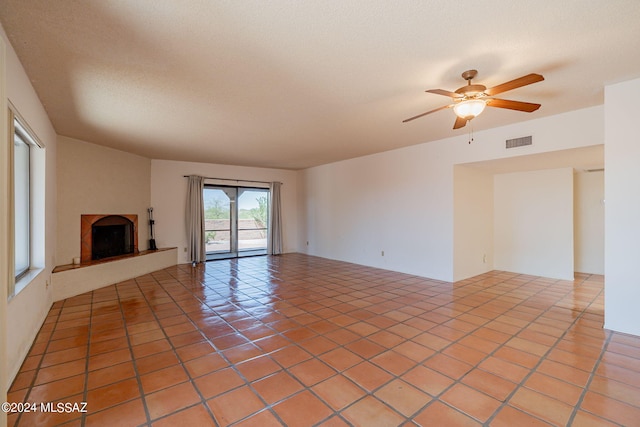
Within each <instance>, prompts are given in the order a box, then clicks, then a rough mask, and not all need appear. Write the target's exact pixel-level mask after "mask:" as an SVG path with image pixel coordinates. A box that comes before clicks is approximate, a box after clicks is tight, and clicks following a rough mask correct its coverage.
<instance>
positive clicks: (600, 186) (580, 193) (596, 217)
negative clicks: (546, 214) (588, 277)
mask: <svg viewBox="0 0 640 427" xmlns="http://www.w3.org/2000/svg"><path fill="white" fill-rule="evenodd" d="M573 177H574V180H573V184H574V186H573V188H574V210H573V214H574V227H573V230H574V242H575V244H574V254H575V270H576V271H577V272H580V273H588V274H604V172H603V171H598V172H582V171H578V172H576V173H575V174H574V175H573Z"/></svg>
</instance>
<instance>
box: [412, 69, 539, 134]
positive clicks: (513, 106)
mask: <svg viewBox="0 0 640 427" xmlns="http://www.w3.org/2000/svg"><path fill="white" fill-rule="evenodd" d="M477 74H478V71H476V70H467V71H465V72H464V73H462V78H463V79H465V80H466V81H467V85H466V86H462V87H461V88H459V89H456V91H455V92H450V91H448V90H444V89H429V90H427V92H429V93H435V94H436V95H444V96H449V97H451V98H452V100H453V103H452V104H449V105H445V106H443V107H440V108H436V109H435V110H431V111H427V112H426V113H422V114H418V115H417V116H413V117H410V118H408V119H406V120H403V121H402V123H406V122H410V121H411V120H414V119H417V118H420V117H422V116H426V115H427V114H431V113H435V112H436V111H440V110H444V109H445V108H453V112H454V113H456V121H455V123H454V124H453V128H454V129H460V128H461V127H464V126H465V125H466V124H467V122H468V121H469V120H471V119H473V118H475V117H477V116H478V115H479V114H480V113H482V111H483V110H484V107H486V106H489V107H497V108H506V109H509V110H516V111H524V112H527V113H531V112H533V111H536V110H537V109H538V108H540V104H533V103H530V102H521V101H510V100H508V99H498V98H493V96H494V95H497V94H499V93H503V92H506V91H509V90H513V89H517V88H519V87H522V86H527V85H530V84H533V83H537V82H541V81H542V80H544V77H542V76H541V75H540V74H535V73H531V74H527V75H526V76H522V77H520V78H517V79H515V80H511V81H508V82H506V83H502V84H501V85H498V86H494V87H492V88H489V89H487V88H486V86H483V85H478V84H471V80H472V79H474V78H475V77H476V75H477Z"/></svg>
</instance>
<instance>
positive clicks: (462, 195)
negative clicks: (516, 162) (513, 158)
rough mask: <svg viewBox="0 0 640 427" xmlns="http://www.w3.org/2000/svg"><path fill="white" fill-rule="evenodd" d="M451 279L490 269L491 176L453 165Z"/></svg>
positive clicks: (491, 255) (491, 257) (491, 225)
mask: <svg viewBox="0 0 640 427" xmlns="http://www.w3.org/2000/svg"><path fill="white" fill-rule="evenodd" d="M453 184H454V206H453V215H454V226H453V249H454V257H453V267H454V272H453V279H454V280H455V281H458V280H463V279H466V278H469V277H472V276H476V275H478V274H482V273H486V272H487V271H490V270H492V269H493V215H494V213H493V175H492V174H490V173H488V172H486V171H484V170H480V169H476V168H472V167H468V166H460V165H456V166H455V167H454V169H453Z"/></svg>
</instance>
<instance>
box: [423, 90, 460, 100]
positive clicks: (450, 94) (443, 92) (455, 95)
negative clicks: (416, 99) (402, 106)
mask: <svg viewBox="0 0 640 427" xmlns="http://www.w3.org/2000/svg"><path fill="white" fill-rule="evenodd" d="M425 92H429V93H435V94H436V95H444V96H448V97H451V98H462V95H460V94H459V93H455V92H450V91H448V90H444V89H429V90H425Z"/></svg>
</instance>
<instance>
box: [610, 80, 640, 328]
mask: <svg viewBox="0 0 640 427" xmlns="http://www.w3.org/2000/svg"><path fill="white" fill-rule="evenodd" d="M638 98H640V79H636V80H631V81H628V82H624V83H618V84H615V85H611V86H607V87H606V88H605V113H604V118H605V131H606V133H605V156H604V157H605V194H606V204H605V230H606V239H605V276H606V282H605V327H606V328H608V329H613V330H616V331H620V332H626V333H630V334H634V335H640V278H639V276H638V262H639V261H640V244H639V243H638V242H640V191H638V184H640V167H639V165H638V160H639V159H640V133H639V132H638V119H637V116H638V105H637V100H638Z"/></svg>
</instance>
